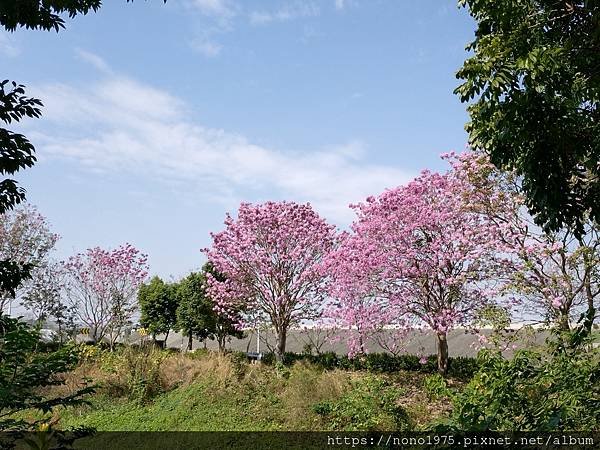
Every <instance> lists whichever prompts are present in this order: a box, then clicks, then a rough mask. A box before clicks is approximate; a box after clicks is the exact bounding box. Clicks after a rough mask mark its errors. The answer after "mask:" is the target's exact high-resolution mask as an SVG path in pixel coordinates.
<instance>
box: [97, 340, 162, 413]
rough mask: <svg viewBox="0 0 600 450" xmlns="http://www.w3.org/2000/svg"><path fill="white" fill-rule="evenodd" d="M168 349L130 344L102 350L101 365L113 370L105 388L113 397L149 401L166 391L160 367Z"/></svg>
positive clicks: (105, 368)
mask: <svg viewBox="0 0 600 450" xmlns="http://www.w3.org/2000/svg"><path fill="white" fill-rule="evenodd" d="M165 356H166V352H164V351H162V350H159V349H156V348H154V347H149V348H148V347H141V348H135V347H126V348H124V349H123V350H121V351H119V352H102V353H101V357H100V367H101V368H102V370H104V371H106V372H109V373H111V374H113V375H114V376H113V377H112V378H109V380H108V381H107V382H106V385H105V386H104V388H105V389H106V390H107V391H108V393H109V395H111V396H113V397H120V396H126V397H128V398H129V399H131V400H135V401H139V402H142V403H143V402H146V401H148V400H150V399H152V398H153V397H155V396H156V395H158V394H159V393H161V392H162V380H161V376H160V368H161V363H162V361H163V359H164V358H165Z"/></svg>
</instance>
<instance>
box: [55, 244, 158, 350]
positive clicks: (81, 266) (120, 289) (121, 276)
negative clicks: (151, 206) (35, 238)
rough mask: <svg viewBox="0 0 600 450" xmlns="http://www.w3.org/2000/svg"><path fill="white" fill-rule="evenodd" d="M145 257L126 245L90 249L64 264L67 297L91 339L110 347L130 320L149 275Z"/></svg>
mask: <svg viewBox="0 0 600 450" xmlns="http://www.w3.org/2000/svg"><path fill="white" fill-rule="evenodd" d="M147 259H148V258H147V255H145V254H142V253H140V251H139V250H137V249H136V248H135V247H133V246H132V245H130V244H125V245H121V246H120V247H118V248H116V249H113V250H105V249H102V248H99V247H95V248H91V249H88V250H86V251H85V253H78V254H76V255H74V256H72V257H70V258H69V259H68V261H67V262H66V263H65V269H66V272H67V284H66V288H67V295H68V298H69V300H70V302H71V305H72V306H73V308H74V310H75V311H76V314H77V317H78V318H79V320H81V322H83V324H85V325H86V326H87V327H89V329H90V336H91V337H92V339H93V340H94V342H99V341H101V340H103V339H108V341H109V343H110V344H111V347H112V346H113V345H114V344H115V342H116V339H117V338H118V337H119V335H120V334H121V333H122V331H123V328H124V327H125V326H126V325H127V324H129V323H130V322H131V318H132V315H133V313H134V312H135V311H136V309H137V304H136V295H137V290H138V288H139V286H140V285H141V284H142V283H143V282H144V280H145V279H146V277H147V275H148V264H147Z"/></svg>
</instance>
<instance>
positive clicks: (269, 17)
mask: <svg viewBox="0 0 600 450" xmlns="http://www.w3.org/2000/svg"><path fill="white" fill-rule="evenodd" d="M319 14H320V10H319V7H318V6H317V5H315V4H314V3H308V2H295V3H288V4H286V5H284V6H282V7H281V8H279V9H277V10H274V11H252V12H251V13H250V15H249V19H250V23H251V24H252V25H266V24H268V23H271V22H287V21H290V20H295V19H299V18H303V17H314V16H318V15H319Z"/></svg>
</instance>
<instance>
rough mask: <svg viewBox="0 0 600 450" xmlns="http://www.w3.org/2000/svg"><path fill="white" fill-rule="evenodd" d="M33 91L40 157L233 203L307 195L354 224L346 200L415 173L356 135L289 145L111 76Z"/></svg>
mask: <svg viewBox="0 0 600 450" xmlns="http://www.w3.org/2000/svg"><path fill="white" fill-rule="evenodd" d="M34 90H35V95H36V96H39V97H40V98H43V99H44V104H45V110H44V121H43V123H46V124H47V125H48V126H49V128H48V129H47V130H45V129H35V130H34V131H33V132H31V133H30V134H29V135H30V137H31V138H32V139H34V140H35V142H36V145H37V148H38V154H39V155H40V156H41V157H42V158H59V159H67V160H70V161H74V162H76V163H78V164H81V165H82V166H85V167H86V168H87V169H88V170H92V171H95V172H121V173H126V174H130V175H134V176H137V177H142V178H144V177H148V178H149V179H150V180H152V179H157V178H158V179H160V180H161V181H162V182H163V183H165V184H166V185H167V186H169V187H171V188H174V189H178V190H179V191H180V192H188V193H189V192H194V195H196V192H199V193H200V195H203V196H204V198H206V199H210V200H218V201H220V202H222V203H223V204H224V205H225V206H226V207H227V208H232V207H235V206H236V203H238V202H240V201H242V200H249V201H252V200H256V199H263V200H264V199H266V198H276V199H282V198H286V199H290V200H295V201H300V202H306V201H310V202H311V203H312V204H313V205H314V206H315V207H316V208H317V209H318V210H319V211H320V212H321V213H322V214H324V215H326V216H327V217H329V218H330V219H333V220H336V221H338V223H348V222H349V221H350V220H351V219H352V217H353V213H352V211H350V210H349V209H348V204H349V203H353V202H357V201H360V200H362V199H364V198H365V197H366V196H368V195H371V194H377V193H378V192H381V191H382V190H383V189H385V188H387V187H393V186H396V185H399V184H402V183H404V182H406V181H407V180H408V179H409V178H410V176H409V174H408V173H407V172H405V171H403V170H400V169H398V168H393V167H388V166H382V165H375V164H370V163H369V162H368V161H367V160H366V158H365V156H366V154H365V149H364V146H363V145H361V144H360V143H359V142H350V143H347V144H344V145H340V146H337V147H332V148H324V149H320V150H318V151H306V152H303V153H291V152H284V151H280V150H277V149H272V148H266V147H263V146H259V145H256V144H253V143H252V142H249V141H248V140H247V139H246V138H245V137H244V136H241V135H239V134H237V133H235V132H231V131H226V130H222V129H215V128H208V127H204V126H201V125H199V124H197V123H194V122H193V121H192V120H191V119H190V118H189V111H188V109H187V106H186V104H185V103H184V102H183V101H181V100H179V99H178V98H177V97H174V96H172V95H170V94H169V93H167V92H164V91H161V90H158V89H155V88H153V87H151V86H148V85H146V84H143V83H140V82H138V81H135V80H132V79H130V78H126V77H122V76H118V75H114V74H111V75H107V76H106V78H105V80H103V81H102V82H100V83H97V84H92V85H89V84H87V85H85V86H84V87H73V86H69V85H65V84H54V85H46V86H40V87H38V88H37V89H34V88H33V87H32V93H33V92H34ZM36 126H39V125H36Z"/></svg>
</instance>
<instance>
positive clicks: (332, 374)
mask: <svg viewBox="0 0 600 450" xmlns="http://www.w3.org/2000/svg"><path fill="white" fill-rule="evenodd" d="M68 376H69V379H68V380H67V385H68V386H74V385H77V383H78V382H80V381H81V379H83V378H91V379H93V380H95V381H96V382H98V383H99V386H100V387H99V389H98V392H97V393H96V394H95V395H93V396H92V397H90V398H89V400H90V405H84V406H80V407H76V408H67V409H65V408H61V409H58V410H56V411H55V412H54V419H55V420H56V419H58V426H59V427H60V428H62V429H67V428H71V427H80V426H85V427H92V428H95V429H96V430H97V431H313V430H340V431H342V430H344V431H351V430H354V431H362V430H401V429H402V430H408V429H419V428H422V427H423V426H425V425H426V424H427V423H429V422H430V420H431V419H432V418H433V417H434V416H438V417H439V416H442V415H446V414H447V413H448V402H447V401H445V400H444V399H439V400H436V401H432V399H431V398H430V396H428V394H427V392H426V391H425V389H424V388H423V380H424V378H425V376H424V375H423V374H417V373H414V372H402V371H400V372H398V373H396V374H393V375H383V374H377V375H376V374H369V373H367V372H353V371H343V370H330V371H326V370H323V369H319V368H317V367H315V366H312V365H309V364H306V363H296V364H295V365H294V366H292V367H283V366H275V367H273V366H266V365H250V364H248V363H247V362H245V361H240V360H239V359H236V358H235V357H234V356H232V355H228V356H223V355H216V354H201V355H191V356H188V355H179V354H164V353H151V354H144V353H135V352H131V351H127V352H125V353H123V354H106V355H102V354H101V355H97V356H94V357H93V358H92V359H91V360H88V361H87V362H86V363H84V364H82V365H81V366H80V367H79V368H78V369H77V370H76V371H75V372H73V373H70V374H68ZM32 417H33V415H32Z"/></svg>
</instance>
